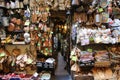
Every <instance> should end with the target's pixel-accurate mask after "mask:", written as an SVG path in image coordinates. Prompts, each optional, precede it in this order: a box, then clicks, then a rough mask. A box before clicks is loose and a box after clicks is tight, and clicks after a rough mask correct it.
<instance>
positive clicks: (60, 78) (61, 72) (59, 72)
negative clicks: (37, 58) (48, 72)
mask: <svg viewBox="0 0 120 80" xmlns="http://www.w3.org/2000/svg"><path fill="white" fill-rule="evenodd" d="M65 65H66V63H65V61H64V59H63V56H62V55H61V53H58V67H57V69H56V71H55V80H72V79H71V76H70V75H69V73H68V72H67V70H65V69H64V67H65Z"/></svg>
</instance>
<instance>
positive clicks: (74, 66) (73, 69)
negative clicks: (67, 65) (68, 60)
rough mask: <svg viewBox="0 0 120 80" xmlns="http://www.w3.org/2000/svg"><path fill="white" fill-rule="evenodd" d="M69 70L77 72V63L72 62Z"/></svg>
mask: <svg viewBox="0 0 120 80" xmlns="http://www.w3.org/2000/svg"><path fill="white" fill-rule="evenodd" d="M71 71H75V72H79V71H80V68H79V65H78V64H77V63H74V64H73V65H72V66H71Z"/></svg>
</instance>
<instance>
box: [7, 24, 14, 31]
mask: <svg viewBox="0 0 120 80" xmlns="http://www.w3.org/2000/svg"><path fill="white" fill-rule="evenodd" d="M14 30H15V25H14V24H13V23H10V24H9V26H8V31H10V32H12V31H14Z"/></svg>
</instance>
